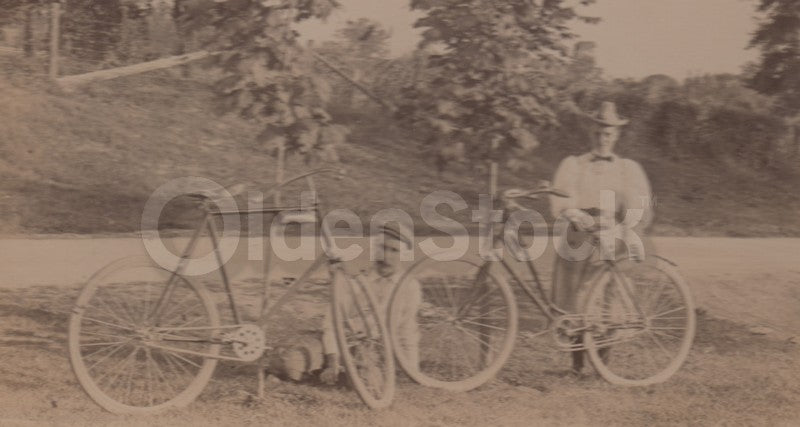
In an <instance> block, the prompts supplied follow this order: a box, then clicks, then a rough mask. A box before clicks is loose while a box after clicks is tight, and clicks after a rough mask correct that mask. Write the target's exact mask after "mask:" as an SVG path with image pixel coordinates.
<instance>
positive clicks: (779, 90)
mask: <svg viewBox="0 0 800 427" xmlns="http://www.w3.org/2000/svg"><path fill="white" fill-rule="evenodd" d="M758 11H759V12H761V13H764V14H766V20H765V21H763V22H762V23H761V24H760V26H759V28H758V30H757V31H756V32H755V34H753V38H752V39H751V40H750V47H751V48H758V49H760V50H761V58H760V60H759V61H758V62H757V64H756V68H755V74H754V75H753V76H752V77H751V78H750V84H751V85H752V87H753V88H755V89H756V90H758V91H760V92H763V93H765V94H768V95H775V96H777V97H778V98H779V99H780V101H781V104H782V106H783V107H784V108H785V109H787V110H790V111H791V112H792V113H796V112H799V111H800V2H798V1H796V0H761V3H760V4H759V6H758Z"/></svg>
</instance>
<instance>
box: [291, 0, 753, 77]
mask: <svg viewBox="0 0 800 427" xmlns="http://www.w3.org/2000/svg"><path fill="white" fill-rule="evenodd" d="M339 2H340V3H341V5H342V8H341V9H340V10H337V11H336V12H334V15H333V16H332V17H330V18H329V19H328V20H327V22H326V23H320V22H313V23H310V22H309V23H304V24H303V25H302V26H301V27H300V28H299V30H300V32H301V33H302V34H303V36H304V38H306V39H313V40H315V41H323V40H326V39H330V38H331V37H332V36H333V34H334V32H335V31H336V29H337V28H340V27H342V26H343V25H344V24H345V22H347V20H350V19H358V18H360V17H366V18H370V19H374V20H376V21H378V22H380V23H382V24H383V25H384V26H386V27H387V28H389V29H390V30H392V39H391V41H390V48H391V52H392V54H394V55H400V54H403V53H406V52H410V51H411V50H413V49H414V47H415V46H416V43H417V42H418V41H419V33H420V31H419V30H418V29H415V28H413V24H414V21H415V20H416V19H417V18H418V17H419V16H420V15H419V13H418V12H412V11H410V10H409V7H408V4H409V0H339ZM755 3H756V0H598V1H597V3H595V4H594V5H592V6H590V7H583V8H581V10H582V11H583V14H584V15H588V16H596V17H599V18H601V19H602V21H601V22H600V23H599V24H596V25H586V24H581V23H576V24H575V25H574V30H575V32H577V33H578V34H579V36H580V39H581V40H590V41H593V42H595V43H596V44H597V48H596V50H595V56H596V58H597V62H598V65H599V66H600V67H601V68H603V70H604V71H605V75H606V76H607V77H612V78H613V77H633V78H641V77H645V76H648V75H651V74H666V75H669V76H671V77H674V78H676V79H683V78H686V77H689V76H692V75H698V74H705V73H738V72H739V71H741V67H742V65H744V64H745V63H746V62H748V61H751V60H754V59H756V58H757V51H756V50H752V49H750V50H748V49H746V47H747V43H748V41H749V39H750V35H751V34H752V32H753V31H755V28H756V25H757V24H756V20H755V16H756V14H755V11H754V10H755Z"/></svg>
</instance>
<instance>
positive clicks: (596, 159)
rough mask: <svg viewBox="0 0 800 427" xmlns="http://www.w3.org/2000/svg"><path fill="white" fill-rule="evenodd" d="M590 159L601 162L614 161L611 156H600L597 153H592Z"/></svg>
mask: <svg viewBox="0 0 800 427" xmlns="http://www.w3.org/2000/svg"><path fill="white" fill-rule="evenodd" d="M590 161H592V162H603V161H605V162H613V161H614V157H613V156H600V155H598V154H594V155H592V160H590Z"/></svg>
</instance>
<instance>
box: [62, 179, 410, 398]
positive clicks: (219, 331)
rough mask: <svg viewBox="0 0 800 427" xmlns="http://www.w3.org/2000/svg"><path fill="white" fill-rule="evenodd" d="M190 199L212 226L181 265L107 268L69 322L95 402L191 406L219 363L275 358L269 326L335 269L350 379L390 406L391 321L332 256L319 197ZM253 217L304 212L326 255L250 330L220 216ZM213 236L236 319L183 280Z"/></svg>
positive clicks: (124, 263)
mask: <svg viewBox="0 0 800 427" xmlns="http://www.w3.org/2000/svg"><path fill="white" fill-rule="evenodd" d="M342 172H343V171H340V170H336V169H330V168H323V169H317V170H313V171H310V172H307V173H304V174H301V175H298V176H296V177H294V178H292V179H289V180H287V181H285V182H283V183H281V184H279V185H277V186H276V187H275V188H273V189H272V190H270V191H269V192H267V193H266V194H265V197H266V196H269V195H271V194H274V193H275V192H277V191H279V190H280V189H281V188H283V187H285V186H286V185H288V184H291V183H293V182H298V181H300V180H302V179H305V180H306V183H307V184H308V186H309V189H311V190H314V188H315V186H314V181H313V176H314V175H317V174H322V173H328V174H331V173H332V174H335V175H341V174H342ZM243 189H244V188H243V187H242V186H240V187H239V188H238V189H237V190H235V191H231V192H228V194H226V195H225V196H226V197H227V196H229V195H230V196H236V195H237V194H239V193H241V192H243ZM231 193H232V194H231ZM190 197H192V198H193V199H195V200H197V201H198V202H199V203H200V206H199V208H200V209H201V210H202V212H203V219H202V220H201V221H200V223H199V225H198V227H197V228H196V229H195V231H194V233H193V235H192V237H191V239H190V240H189V243H188V244H187V246H186V248H185V249H184V251H183V253H182V255H181V257H180V260H179V262H178V263H177V265H176V266H175V267H174V268H171V269H165V268H162V267H160V266H159V265H157V264H156V263H154V262H153V261H152V260H151V259H150V258H149V257H147V256H136V257H129V258H123V259H121V260H118V261H115V262H112V263H111V264H109V265H107V266H105V267H103V268H102V269H100V270H99V271H98V272H97V273H95V274H94V275H93V276H92V277H91V278H90V279H89V281H88V282H87V283H86V285H85V286H84V287H83V289H82V290H81V292H80V294H79V296H78V299H77V301H76V303H75V306H74V308H73V309H72V313H71V316H70V319H69V355H70V362H71V364H72V368H73V371H74V372H75V375H76V376H77V378H78V381H79V383H80V384H81V386H82V387H83V389H84V390H85V391H86V393H87V394H88V395H89V397H91V398H92V399H93V400H94V401H95V402H96V403H97V404H99V405H100V406H101V407H103V408H104V409H106V410H108V411H111V412H115V413H151V412H156V411H160V410H164V409H166V408H169V407H178V406H185V405H188V404H189V403H191V402H192V401H193V400H194V399H195V398H196V397H197V396H198V395H199V394H200V393H201V391H202V390H203V389H204V387H205V386H206V385H207V384H208V382H209V380H210V378H211V376H212V374H213V373H214V369H215V367H216V365H217V362H218V361H220V360H224V361H233V362H242V363H253V362H256V361H257V360H258V359H259V358H260V357H262V356H264V355H265V354H266V353H268V352H269V351H270V350H271V347H270V346H269V342H268V341H267V339H268V338H267V337H266V336H265V330H266V329H265V328H266V326H267V325H268V324H269V322H270V318H271V316H274V314H275V313H276V312H278V309H279V308H280V307H281V306H282V305H283V304H285V303H286V302H287V301H288V300H289V299H290V298H291V297H292V295H294V294H296V293H297V291H298V290H300V289H301V288H302V287H303V286H304V285H307V284H308V283H309V281H310V279H311V278H312V276H313V275H314V274H315V273H317V272H318V271H322V270H327V273H328V278H329V282H330V284H331V285H332V287H333V291H332V305H333V319H334V329H335V332H336V339H337V343H338V346H339V349H340V354H341V359H342V362H343V365H344V368H345V370H346V372H347V376H348V377H349V378H350V381H351V383H352V385H353V387H354V388H355V390H356V391H357V393H358V395H359V396H360V397H361V399H362V400H363V401H364V403H365V404H367V405H368V406H369V407H372V408H379V407H385V406H388V405H389V404H390V403H391V401H392V398H393V396H394V387H395V365H394V358H393V356H392V349H391V342H390V339H389V337H388V333H387V331H386V329H385V322H384V321H383V318H384V317H383V314H382V313H379V312H378V309H377V307H378V304H377V303H376V301H375V298H374V296H373V295H372V292H371V291H370V290H369V289H368V288H367V287H365V286H364V285H363V284H362V283H361V282H360V281H358V280H354V279H353V277H351V276H349V275H348V273H346V272H345V270H344V269H343V267H342V265H341V263H340V262H339V259H338V257H337V256H336V255H335V254H333V253H332V252H333V250H332V249H331V248H332V245H331V239H332V235H331V230H330V228H329V226H328V224H326V223H325V221H321V218H322V217H321V214H320V212H321V203H320V202H319V200H318V199H316V198H315V200H314V201H313V202H312V203H310V204H308V205H306V204H303V203H301V204H299V205H297V206H275V207H268V208H263V209H254V210H238V209H234V210H220V209H215V208H214V207H215V206H219V201H220V200H221V199H220V197H222V195H220V194H216V193H213V192H203V193H201V194H193V195H191V196H190ZM251 214H273V215H278V214H284V215H288V216H291V215H295V216H296V217H298V219H297V221H304V220H303V219H302V218H306V219H305V220H308V218H309V217H310V221H313V222H315V223H316V224H318V226H317V227H316V228H317V230H318V231H320V232H321V235H322V237H323V249H324V250H323V252H322V253H323V254H322V256H320V257H318V258H317V259H316V260H315V261H314V262H313V264H312V265H311V266H310V267H309V268H308V269H307V270H306V271H305V272H304V273H303V274H302V275H300V277H299V278H297V279H296V280H295V281H294V282H293V283H292V284H291V285H290V286H289V288H288V289H287V290H286V291H285V293H283V295H281V296H280V298H277V300H276V301H275V302H274V303H273V304H271V305H269V306H267V301H266V294H265V295H264V297H263V298H264V301H262V307H263V310H261V314H260V318H259V319H257V321H255V322H252V323H248V322H245V321H244V320H243V319H242V317H243V316H242V311H241V310H240V308H239V307H238V306H237V304H236V302H235V301H234V294H233V292H232V288H231V281H230V279H229V277H228V273H227V271H226V268H225V265H224V263H223V262H222V254H221V250H220V239H219V237H218V231H217V226H216V221H215V219H219V217H224V216H226V215H251ZM204 232H207V233H208V236H209V237H210V239H211V243H212V247H213V252H214V254H215V258H216V260H217V262H218V271H219V274H220V277H221V279H222V285H223V289H224V293H225V295H226V297H227V303H228V306H229V309H230V311H231V314H232V319H233V321H232V322H227V323H223V322H221V320H220V313H219V311H218V308H217V305H216V303H215V302H214V301H213V299H212V298H211V296H210V295H209V291H208V290H207V289H206V287H205V286H204V285H203V283H201V282H199V281H195V280H190V279H189V277H187V276H186V275H184V272H185V271H186V268H187V265H188V264H189V263H190V260H191V257H192V255H193V253H194V252H195V248H196V247H197V244H198V241H199V239H201V238H202V236H203V233H204ZM345 300H347V301H348V305H347V308H348V313H347V314H345V312H344V310H345V308H343V303H342V301H345ZM353 312H355V313H356V314H355V315H353V314H352V313H353Z"/></svg>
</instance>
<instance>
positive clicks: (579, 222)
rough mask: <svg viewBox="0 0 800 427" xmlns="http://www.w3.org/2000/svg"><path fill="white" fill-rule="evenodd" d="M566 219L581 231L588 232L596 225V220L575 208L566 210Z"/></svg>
mask: <svg viewBox="0 0 800 427" xmlns="http://www.w3.org/2000/svg"><path fill="white" fill-rule="evenodd" d="M564 217H565V218H567V220H569V222H571V223H572V224H574V225H575V226H576V227H578V228H579V229H580V230H583V231H585V230H588V229H590V228H592V227H593V226H594V225H595V220H594V218H593V217H592V216H591V215H589V214H588V213H586V212H584V211H582V210H580V209H575V208H570V209H565V210H564Z"/></svg>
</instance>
